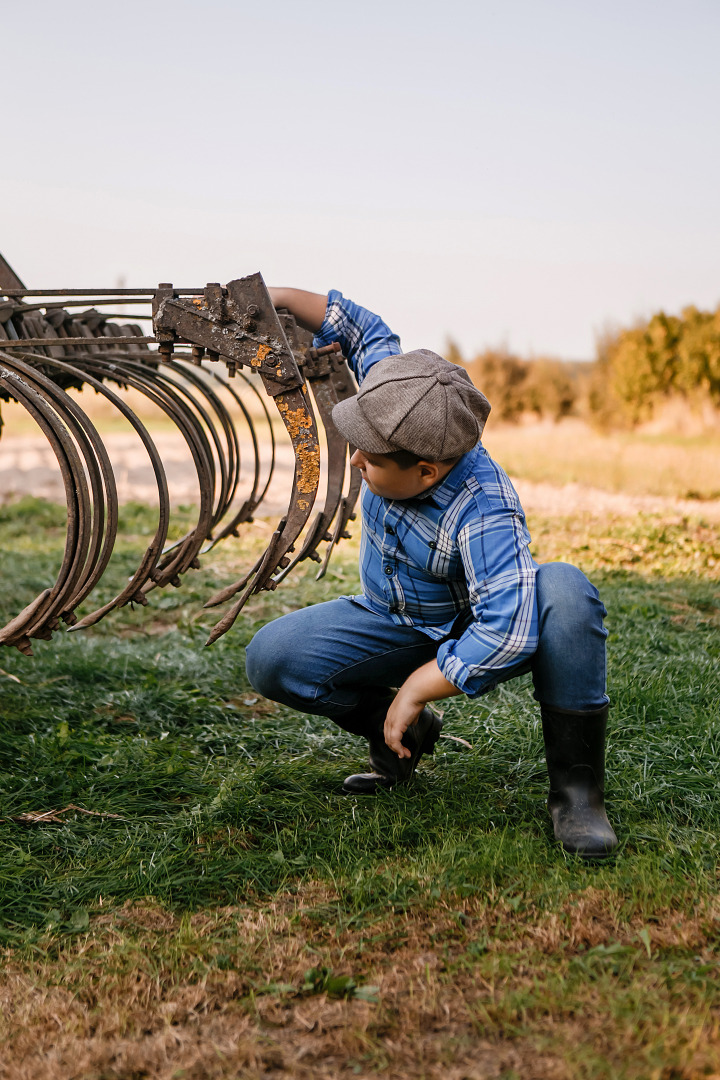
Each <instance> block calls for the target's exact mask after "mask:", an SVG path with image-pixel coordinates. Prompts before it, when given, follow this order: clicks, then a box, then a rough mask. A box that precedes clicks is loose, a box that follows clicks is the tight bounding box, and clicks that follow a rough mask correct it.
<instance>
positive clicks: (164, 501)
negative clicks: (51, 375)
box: [63, 356, 170, 632]
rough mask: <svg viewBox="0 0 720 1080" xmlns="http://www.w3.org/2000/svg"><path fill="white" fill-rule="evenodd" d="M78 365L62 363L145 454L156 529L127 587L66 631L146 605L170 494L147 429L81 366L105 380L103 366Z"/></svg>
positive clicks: (88, 362)
mask: <svg viewBox="0 0 720 1080" xmlns="http://www.w3.org/2000/svg"><path fill="white" fill-rule="evenodd" d="M81 363H82V364H83V367H82V368H76V367H74V366H71V365H69V364H67V363H66V362H65V363H64V365H63V366H64V367H66V368H68V369H69V370H70V371H71V372H72V373H73V374H75V373H77V374H78V375H79V376H81V377H82V378H83V380H84V381H85V382H86V383H87V384H88V385H89V386H92V388H93V389H94V390H96V391H97V392H98V393H100V394H102V395H103V396H104V397H106V398H107V399H108V401H110V402H111V403H112V404H113V405H114V406H115V408H116V409H117V410H118V412H119V413H120V414H121V415H122V416H123V417H124V418H125V419H126V420H127V421H128V423H129V424H130V425H131V426H132V427H133V429H134V430H135V432H136V434H137V435H138V437H139V439H140V441H141V442H142V444H143V446H144V448H145V450H146V451H147V454H148V457H149V458H150V464H151V465H152V469H153V474H154V476H155V482H156V484H157V489H158V524H157V529H156V530H155V535H154V536H153V538H152V540H151V541H150V543H149V545H148V547H147V548H146V550H145V552H144V554H143V556H142V558H141V560H140V563H139V564H138V567H137V569H136V570H135V572H134V573H133V574H132V576H131V577H130V579H129V581H128V584H127V585H126V586H125V588H124V589H121V591H120V592H119V593H118V594H117V596H115V597H114V598H113V599H112V600H110V601H109V602H108V603H107V604H104V605H103V606H102V607H100V608H98V609H97V610H96V611H92V612H90V613H89V614H88V615H85V616H84V617H83V618H82V619H80V621H79V622H77V623H75V624H74V625H73V626H71V627H70V628H69V629H70V632H72V631H74V630H84V629H86V628H87V627H89V626H94V625H95V624H96V623H98V622H100V620H101V619H103V618H104V617H105V616H106V615H108V614H109V613H110V612H111V611H114V610H115V609H116V608H120V607H124V606H125V604H128V603H139V604H147V599H146V598H145V594H144V593H143V592H142V591H141V590H142V586H143V585H144V584H145V583H146V581H148V579H149V578H150V577H151V575H152V574H153V573H154V571H155V568H156V566H157V564H158V561H159V559H160V556H161V554H162V549H163V546H164V544H165V540H166V539H167V532H168V526H169V523H170V494H169V492H168V486H167V477H166V476H165V469H164V466H163V463H162V460H161V458H160V455H159V453H158V451H157V447H156V446H155V443H154V442H153V440H152V438H151V437H150V434H149V432H148V430H147V428H146V427H145V425H144V424H143V422H142V421H141V420H140V419H139V417H138V416H136V415H135V413H134V412H133V411H132V409H131V408H130V407H129V406H128V405H127V404H126V403H125V402H124V401H123V399H122V398H121V397H119V396H118V395H117V394H116V393H115V391H114V390H112V389H111V388H110V387H109V386H107V385H106V384H105V383H103V382H100V381H99V380H98V379H96V378H94V376H93V375H91V374H90V371H89V370H86V367H85V365H87V368H88V369H90V368H95V369H96V370H98V369H100V370H99V373H100V374H102V375H103V376H105V377H106V372H105V370H104V366H103V365H102V364H101V363H98V364H95V363H94V362H93V360H92V359H91V358H89V357H85V356H83V357H82V359H81Z"/></svg>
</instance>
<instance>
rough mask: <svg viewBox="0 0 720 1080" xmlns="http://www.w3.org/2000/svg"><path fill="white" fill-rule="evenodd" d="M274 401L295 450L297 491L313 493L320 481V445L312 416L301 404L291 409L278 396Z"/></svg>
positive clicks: (304, 493) (306, 493)
mask: <svg viewBox="0 0 720 1080" xmlns="http://www.w3.org/2000/svg"><path fill="white" fill-rule="evenodd" d="M275 402H276V404H277V407H278V411H279V413H280V415H281V416H282V418H283V423H284V424H285V427H286V428H287V429H288V433H289V435H290V438H291V439H292V444H293V449H294V450H295V458H296V462H297V466H298V470H297V486H298V491H299V492H301V493H302V494H303V495H314V494H315V492H316V491H317V486H318V483H319V481H320V446H319V445H318V441H317V437H316V436H315V433H314V431H313V428H314V423H313V418H312V416H311V415H310V413H309V412H307V410H306V409H304V408H302V406H300V407H298V408H297V409H291V408H290V406H289V405H288V403H287V402H286V401H281V400H280V398H279V397H278V398H276V399H275ZM311 433H312V435H311ZM310 435H311V437H308V436H310Z"/></svg>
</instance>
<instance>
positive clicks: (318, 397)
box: [275, 375, 347, 584]
mask: <svg viewBox="0 0 720 1080" xmlns="http://www.w3.org/2000/svg"><path fill="white" fill-rule="evenodd" d="M308 381H309V385H310V388H311V390H312V393H313V397H314V398H315V403H316V405H317V408H318V413H319V414H320V419H321V420H322V425H323V428H324V429H325V442H326V445H327V454H328V462H327V485H326V489H325V503H324V506H323V508H322V510H321V511H320V513H319V514H318V515H317V516H316V518H315V520H314V521H313V523H312V525H311V526H310V528H309V529H308V531H307V533H306V535H305V539H304V541H303V544H302V547H301V548H300V551H299V552H298V553H297V555H296V556H295V557H294V559H293V560H292V562H291V563H289V564H288V565H287V566H286V567H285V569H284V570H281V571H280V573H279V574H277V575H276V576H275V581H277V582H278V584H279V583H280V582H281V581H284V580H285V578H286V577H287V575H288V574H289V573H290V572H291V571H292V570H293V569H294V568H295V567H296V566H297V564H298V563H299V562H302V561H303V559H312V560H313V562H320V561H321V560H320V556H319V555H318V554H317V548H318V546H319V545H320V544H321V543H322V542H323V540H328V541H329V540H332V537H331V535H330V534H329V533H328V529H329V528H330V525H331V523H332V521H333V518H334V517H335V514H336V513H337V510H338V507H339V506H340V503H341V500H342V491H343V481H344V479H345V460H346V457H347V442H346V441H345V439H344V438H343V436H342V435H341V434H340V432H339V431H338V429H337V428H336V427H335V425H334V424H333V421H332V410H333V406H334V405H336V404H337V401H338V398H337V394H336V393H335V388H334V386H333V385H332V382H331V381H330V377H329V376H328V375H321V376H318V377H316V378H310V379H309V380H308Z"/></svg>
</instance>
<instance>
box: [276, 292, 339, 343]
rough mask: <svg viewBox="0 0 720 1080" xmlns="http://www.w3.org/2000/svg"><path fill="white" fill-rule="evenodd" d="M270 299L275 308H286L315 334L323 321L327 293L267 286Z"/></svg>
mask: <svg viewBox="0 0 720 1080" xmlns="http://www.w3.org/2000/svg"><path fill="white" fill-rule="evenodd" d="M268 292H269V293H270V299H271V300H272V302H273V305H274V306H275V307H276V308H287V309H288V311H289V312H290V314H291V315H294V316H295V318H296V319H297V321H298V322H299V323H300V325H301V326H302V327H304V328H305V329H306V330H311V331H312V333H313V334H317V332H318V330H319V329H320V327H321V326H322V324H323V322H324V321H325V310H326V308H327V302H328V298H327V294H325V293H314V292H306V290H305V289H287V288H285V287H281V288H277V287H275V286H271V287H270V288H268Z"/></svg>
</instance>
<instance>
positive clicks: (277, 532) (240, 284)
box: [0, 256, 360, 654]
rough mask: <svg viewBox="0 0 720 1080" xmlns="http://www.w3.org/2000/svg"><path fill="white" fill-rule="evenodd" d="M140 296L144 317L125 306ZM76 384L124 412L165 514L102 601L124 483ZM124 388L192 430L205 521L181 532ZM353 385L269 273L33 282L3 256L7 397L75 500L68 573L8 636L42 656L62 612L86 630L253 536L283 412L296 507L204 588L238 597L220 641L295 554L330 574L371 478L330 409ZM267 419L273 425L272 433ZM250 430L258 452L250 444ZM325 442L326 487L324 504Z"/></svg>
mask: <svg viewBox="0 0 720 1080" xmlns="http://www.w3.org/2000/svg"><path fill="white" fill-rule="evenodd" d="M128 307H131V308H132V310H133V312H135V314H133V315H132V316H127V315H124V314H122V315H121V314H118V311H119V310H120V309H123V310H124V309H126V308H128ZM77 389H82V390H84V391H94V392H95V393H96V394H98V395H101V396H102V398H104V399H105V402H106V404H107V405H108V407H111V408H112V409H114V410H117V414H118V415H119V416H122V417H123V418H124V422H125V423H126V424H127V425H129V426H130V428H131V429H132V430H133V431H134V433H135V436H136V438H137V439H139V441H140V443H141V444H142V447H143V448H144V452H145V454H146V455H147V459H148V462H149V465H150V466H151V468H152V473H153V476H154V482H155V486H156V488H157V526H156V529H155V532H154V534H153V535H152V537H151V538H150V540H149V543H148V545H147V548H146V550H145V551H144V552H143V553H142V555H141V557H140V559H139V562H138V565H137V567H136V569H135V570H134V572H133V574H132V575H131V576H130V578H129V580H128V581H127V582H126V584H125V585H124V587H123V588H121V589H120V590H119V591H118V592H117V594H116V595H115V596H114V597H113V598H112V599H111V600H109V601H106V602H105V603H103V604H102V605H101V606H99V607H96V608H93V607H92V600H91V597H92V593H93V590H94V589H95V587H96V586H97V585H98V583H99V582H100V580H101V578H102V575H103V573H104V571H105V570H106V568H107V566H108V563H109V560H110V557H111V555H112V552H113V546H114V544H115V542H116V540H117V537H118V493H117V484H116V479H115V474H114V471H113V465H112V461H111V456H110V454H109V453H108V450H107V448H106V446H105V444H104V442H103V438H102V437H101V435H100V434H99V432H98V429H97V427H96V426H95V424H94V422H93V421H92V420H91V418H90V416H89V415H88V414H87V412H86V410H85V409H83V408H82V407H81V404H80V403H79V402H78V396H77V395H74V394H71V393H68V391H70V390H77ZM128 389H130V390H131V391H132V392H134V394H135V398H134V400H137V398H138V395H139V396H140V397H141V399H142V400H144V401H146V402H147V403H149V404H151V405H152V408H153V409H154V410H155V412H158V413H159V414H160V415H162V416H163V417H164V419H165V421H166V422H168V421H169V422H170V423H171V424H172V425H173V427H174V429H176V430H177V431H178V432H179V433H180V435H181V436H182V439H183V441H184V444H185V446H186V448H187V452H188V454H189V455H190V456H191V458H192V462H193V466H194V468H195V470H196V473H197V489H198V492H199V499H198V506H197V508H196V518H195V520H194V523H193V525H192V527H191V528H189V529H188V531H187V532H186V533H185V535H184V536H182V538H180V539H179V540H176V541H175V542H173V543H172V544H168V542H167V538H168V529H169V525H170V521H171V515H172V499H171V492H170V490H169V487H168V481H167V477H166V472H165V468H164V465H163V460H162V458H161V455H160V453H159V451H158V448H157V446H156V445H155V441H154V440H153V435H152V426H151V424H149V423H146V422H145V421H144V419H142V418H141V416H140V415H138V414H137V413H136V412H135V411H134V409H133V408H132V407H131V406H130V405H129V404H128V400H127V396H126V395H124V391H127V390H128ZM355 390H356V387H355V383H354V380H353V376H352V374H351V372H350V371H349V369H348V367H347V364H346V363H345V360H344V358H343V357H342V356H341V355H340V353H339V352H337V351H335V349H334V348H332V347H331V348H329V349H319V350H314V349H313V348H312V338H311V335H310V334H309V333H307V332H306V331H305V330H303V329H302V328H301V327H300V326H298V324H297V323H296V322H295V320H294V319H293V317H292V316H291V315H289V314H287V313H285V312H283V311H276V310H275V309H274V307H273V305H272V302H271V300H270V296H269V294H268V291H267V289H266V287H265V284H264V282H263V280H262V277H261V276H260V274H253V275H250V276H249V277H244V278H240V279H238V280H236V281H231V282H229V283H228V284H227V285H226V286H221V285H219V284H210V285H207V286H205V287H204V288H177V287H175V286H173V285H170V284H161V285H159V286H158V287H157V288H154V289H153V288H148V289H124V288H123V289H28V288H25V286H24V285H23V283H22V281H20V280H19V278H18V277H17V276H16V275H15V274H14V272H13V271H12V269H11V268H10V267H9V266H8V264H7V263H6V262H5V261H4V260H3V259H2V257H1V256H0V397H1V398H2V399H3V400H5V401H14V402H17V403H19V405H21V406H22V407H23V408H24V409H25V410H26V411H27V413H28V414H29V416H30V417H31V418H32V420H33V421H34V422H35V424H36V425H37V427H38V428H39V429H40V431H41V432H42V433H43V435H44V436H45V437H46V439H47V440H48V443H49V445H50V446H51V448H52V451H53V453H54V456H55V458H56V459H57V463H58V466H59V469H60V473H61V476H62V482H63V488H64V492H65V500H66V503H67V529H66V537H65V548H64V554H63V558H62V563H61V566H60V568H59V571H58V574H57V578H56V580H55V582H54V584H52V585H50V584H48V587H47V588H45V589H43V590H42V591H41V592H40V593H39V594H38V595H37V596H36V597H35V598H34V599H33V600H32V602H31V603H29V604H27V605H26V606H25V607H24V608H23V610H22V611H20V612H18V613H17V614H16V615H14V616H13V617H12V618H11V619H10V621H9V622H8V623H7V625H5V626H4V627H3V628H2V629H0V644H3V645H8V646H14V647H16V648H18V649H20V651H22V652H25V653H28V654H30V653H31V651H32V647H31V641H32V639H33V638H39V639H48V638H50V637H51V635H52V634H53V632H54V631H56V630H57V629H59V628H60V625H61V623H63V624H65V626H66V627H67V628H68V629H72V630H78V629H81V628H83V627H88V626H92V625H94V624H95V623H97V622H98V621H99V620H100V619H102V618H103V617H104V616H106V615H107V614H109V613H110V612H111V611H113V610H114V609H116V608H119V607H121V606H123V605H125V604H129V603H139V604H142V605H145V604H147V603H148V602H149V601H148V594H150V593H152V592H153V590H155V589H160V588H163V587H165V586H168V585H173V586H176V587H177V586H179V585H180V584H181V582H182V577H183V575H184V574H185V573H186V572H188V571H189V570H191V569H194V568H198V567H199V565H200V563H199V559H200V556H201V555H203V554H205V553H206V552H209V551H210V550H211V549H212V548H213V547H214V546H215V545H216V544H217V543H219V542H220V541H221V540H224V539H226V538H228V537H235V538H237V537H242V527H243V526H244V525H247V524H248V523H250V522H252V520H253V516H254V515H255V514H256V513H257V512H258V510H260V512H262V502H263V498H264V497H265V495H266V493H267V490H268V486H269V484H270V480H271V478H272V476H273V471H274V469H275V458H276V440H275V436H274V434H273V424H272V418H273V415H275V416H277V417H279V418H280V419H281V421H282V427H283V429H284V437H285V438H286V439H287V440H289V444H290V446H291V447H292V452H293V462H294V465H293V475H292V482H291V490H290V491H289V493H288V495H287V511H286V512H285V514H284V515H283V516H282V517H281V518H280V520H279V521H278V522H277V524H276V526H275V528H274V530H273V532H272V536H271V537H270V540H269V542H268V543H267V545H266V547H265V550H264V552H263V553H262V555H261V557H260V558H259V559H257V561H256V562H255V564H254V565H253V566H252V568H251V569H250V570H249V572H248V573H246V574H245V575H244V576H243V577H242V578H241V579H239V580H237V581H234V582H232V583H230V584H228V585H227V586H226V587H224V588H222V589H221V590H219V591H218V592H216V593H215V595H213V596H211V597H209V598H208V600H207V603H206V605H205V606H206V607H214V606H216V605H220V604H227V605H228V607H227V609H226V610H225V612H224V614H223V615H222V617H221V618H220V620H219V622H218V623H217V624H216V626H215V627H214V628H213V630H212V632H211V634H210V637H209V640H208V644H211V643H212V642H213V641H215V640H217V638H218V637H220V636H221V635H222V634H224V633H225V632H226V631H227V630H228V629H229V628H230V627H231V626H232V624H233V622H234V621H235V619H236V617H237V615H238V613H239V612H240V610H241V609H242V607H243V605H244V604H245V603H246V601H247V600H248V598H249V597H250V596H251V595H252V594H254V593H257V592H259V591H260V590H262V589H274V588H275V587H276V586H277V584H278V583H279V582H280V581H281V580H282V579H283V578H284V577H285V576H286V575H287V574H288V573H289V572H290V571H291V570H292V569H293V567H294V566H296V565H297V564H298V563H300V562H302V561H303V560H305V559H313V560H315V561H316V562H319V563H320V570H319V573H320V574H322V573H323V572H324V570H325V568H326V566H327V561H328V558H329V557H330V554H331V552H332V549H333V547H334V545H335V544H336V543H337V542H338V540H339V539H340V538H342V537H345V536H347V535H348V533H347V526H348V522H349V521H350V520H351V519H352V518H354V516H355V515H354V506H355V502H356V499H357V495H358V492H359V486H360V478H359V474H358V473H357V472H356V470H350V469H349V466H348V447H347V444H346V443H345V441H344V439H343V438H342V437H341V436H340V435H339V433H338V432H337V430H336V429H335V427H334V426H333V424H332V420H331V412H332V408H333V405H334V404H335V403H336V402H337V401H339V400H341V399H342V398H344V397H347V396H349V395H351V394H353V393H355ZM248 397H249V398H250V400H251V402H252V405H251V406H249V405H248V404H247V402H248ZM80 400H81V401H82V395H80ZM141 411H142V410H141ZM258 416H260V418H261V420H262V422H263V424H264V426H265V428H266V429H267V430H268V432H269V437H266V438H264V439H261V438H260V437H259V436H258V432H257V430H256V429H257V426H258V420H257V417H258ZM316 416H317V417H319V421H320V424H321V425H322V429H323V430H324V437H323V438H322V439H321V438H320V436H319V433H318V422H317V420H316ZM240 427H242V429H243V431H244V433H245V435H246V442H247V436H249V445H250V446H251V448H252V449H251V452H250V454H249V455H248V454H241V438H240V435H239V428H240ZM0 449H1V442H0ZM325 453H326V455H327V460H326V461H324V462H323V463H322V465H323V469H322V472H324V475H325V477H326V479H325V490H324V496H323V498H322V506H321V509H320V510H318V511H316V512H315V515H314V516H313V507H314V504H315V501H316V496H317V493H318V488H319V486H320V480H321V455H324V454H325ZM248 456H249V458H250V460H249V461H248V460H247V458H248ZM241 457H242V458H243V460H242V461H241ZM241 476H242V477H244V482H243V484H242V485H241ZM323 545H324V550H322V551H321V548H322V546H323ZM79 608H82V610H81V612H80V614H79V615H78V614H77V613H76V612H77V609H79ZM88 608H90V610H87V609H88Z"/></svg>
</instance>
